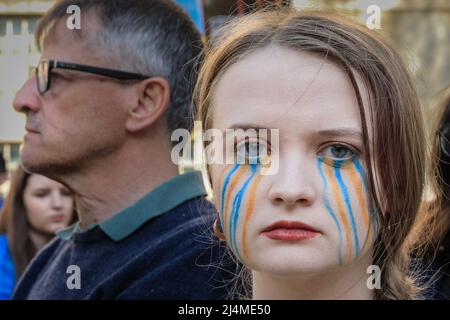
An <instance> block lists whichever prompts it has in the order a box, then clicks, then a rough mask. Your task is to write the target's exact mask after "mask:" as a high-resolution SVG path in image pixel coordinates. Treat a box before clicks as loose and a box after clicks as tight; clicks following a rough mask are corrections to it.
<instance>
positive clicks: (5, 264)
mask: <svg viewBox="0 0 450 320" xmlns="http://www.w3.org/2000/svg"><path fill="white" fill-rule="evenodd" d="M73 200H74V199H73V196H72V194H71V193H70V191H69V190H68V189H67V188H66V187H64V186H63V185H62V184H60V183H59V182H56V181H54V180H50V179H48V178H46V177H44V176H41V175H37V174H29V173H27V172H25V171H24V170H23V169H22V168H20V167H19V169H17V171H16V172H15V174H14V176H13V178H12V181H11V189H10V191H9V193H8V196H7V197H6V200H5V203H4V208H3V209H2V212H1V214H0V299H9V298H10V297H11V295H12V292H13V289H14V286H15V283H16V281H17V280H18V279H19V278H20V276H21V274H22V273H23V272H24V271H25V269H26V267H27V265H28V264H29V263H30V261H31V260H32V258H33V257H34V255H35V254H36V253H37V251H39V250H40V249H41V248H42V247H43V246H44V245H46V244H47V243H48V242H50V240H51V239H52V238H53V237H54V236H55V232H57V231H58V230H61V229H63V228H65V227H67V226H68V225H69V224H71V223H72V222H74V220H75V218H76V215H75V210H74V201H73Z"/></svg>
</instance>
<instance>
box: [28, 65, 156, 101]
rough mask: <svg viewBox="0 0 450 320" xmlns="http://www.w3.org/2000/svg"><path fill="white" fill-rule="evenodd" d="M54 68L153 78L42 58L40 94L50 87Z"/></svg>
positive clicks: (121, 77) (124, 77)
mask: <svg viewBox="0 0 450 320" xmlns="http://www.w3.org/2000/svg"><path fill="white" fill-rule="evenodd" d="M52 69H67V70H75V71H81V72H87V73H93V74H98V75H101V76H105V77H109V78H114V79H118V80H144V79H148V78H151V76H146V75H142V74H138V73H132V72H125V71H119V70H114V69H106V68H99V67H94V66H88V65H84V64H77V63H72V62H63V61H57V60H41V61H39V64H38V66H37V68H36V83H37V89H38V91H39V93H40V94H44V93H45V92H46V91H48V90H49V89H50V84H51V72H52Z"/></svg>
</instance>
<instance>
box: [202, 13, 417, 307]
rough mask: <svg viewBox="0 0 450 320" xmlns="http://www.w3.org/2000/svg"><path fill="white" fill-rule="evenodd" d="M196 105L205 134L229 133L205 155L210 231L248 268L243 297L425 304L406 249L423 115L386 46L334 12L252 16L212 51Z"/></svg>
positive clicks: (217, 41)
mask: <svg viewBox="0 0 450 320" xmlns="http://www.w3.org/2000/svg"><path fill="white" fill-rule="evenodd" d="M196 99H197V104H198V108H199V109H198V112H199V113H198V120H200V121H202V126H203V130H204V132H210V131H211V130H213V129H214V130H216V131H219V132H220V133H221V135H222V134H223V136H225V138H224V139H223V140H224V142H223V143H216V139H214V140H213V141H212V142H211V143H210V144H207V145H206V146H205V147H206V154H207V159H208V160H209V162H208V173H209V177H210V181H211V185H212V189H213V195H214V202H215V205H216V207H217V209H218V219H217V221H216V224H215V233H216V234H217V236H218V237H219V238H221V239H224V240H225V241H226V242H227V244H228V246H229V248H230V251H231V252H232V254H233V255H234V256H235V257H236V258H237V259H239V260H240V261H241V262H242V263H243V264H244V265H245V269H246V270H248V271H249V275H250V279H251V280H250V281H251V291H250V292H249V294H248V296H247V298H254V299H413V298H420V290H419V288H418V287H417V286H416V282H415V275H414V274H413V272H412V271H410V270H409V268H408V266H409V262H408V256H407V254H406V252H408V248H407V247H406V241H405V239H406V237H407V235H408V234H409V233H410V231H411V228H412V225H413V223H414V221H415V219H416V215H417V214H418V211H419V207H420V203H421V197H422V194H423V185H424V181H425V162H426V161H425V158H426V152H425V149H424V148H425V143H424V140H425V134H424V128H423V117H422V113H421V109H420V106H419V101H418V98H417V95H416V92H415V89H414V85H413V82H412V80H411V77H410V75H409V73H408V72H407V70H406V67H405V66H404V64H403V63H402V61H401V59H400V57H399V56H398V55H397V54H396V53H395V52H394V50H393V49H392V48H391V47H390V46H388V45H387V44H386V43H385V41H384V40H383V39H381V38H380V37H379V36H378V35H377V34H376V33H374V32H371V31H370V30H368V29H367V28H365V27H364V26H360V25H359V24H357V23H354V22H352V21H349V20H347V19H344V18H341V17H337V16H334V15H329V14H322V13H314V12H295V11H286V12H262V13H256V14H253V15H251V16H247V17H244V18H242V19H241V20H237V21H236V22H234V23H232V24H231V25H229V26H228V27H227V28H226V29H223V30H222V31H221V35H220V38H216V39H214V40H213V41H212V44H211V46H210V49H209V52H208V53H207V59H206V61H205V63H204V64H203V66H202V69H201V72H200V77H199V80H198V83H197V92H196ZM236 131H239V132H241V133H242V132H250V131H251V133H250V134H247V135H246V134H243V135H242V134H239V133H237V134H236ZM267 133H271V134H267ZM272 133H273V134H272ZM233 134H234V136H233ZM221 135H215V137H218V136H221ZM205 140H207V139H204V141H205ZM220 140H221V139H217V141H220ZM217 154H223V159H222V160H225V159H227V160H228V159H234V160H235V161H234V162H231V161H222V162H220V161H217V159H218V158H220V157H217ZM211 158H214V161H212V160H211ZM242 159H244V161H239V160H242ZM274 168H275V169H274Z"/></svg>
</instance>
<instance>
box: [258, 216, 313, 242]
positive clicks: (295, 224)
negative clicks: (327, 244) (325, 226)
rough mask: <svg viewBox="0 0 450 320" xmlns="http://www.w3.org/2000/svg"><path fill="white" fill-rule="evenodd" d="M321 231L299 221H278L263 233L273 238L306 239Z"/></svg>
mask: <svg viewBox="0 0 450 320" xmlns="http://www.w3.org/2000/svg"><path fill="white" fill-rule="evenodd" d="M319 233H320V231H318V230H316V229H315V228H313V227H311V226H310V225H307V224H306V223H303V222H299V221H286V220H283V221H277V222H275V223H273V224H271V225H270V226H268V227H267V228H266V229H264V230H263V231H262V233H261V234H263V235H264V236H266V237H268V238H270V239H273V240H306V239H310V238H313V237H315V236H317V235H318V234H319Z"/></svg>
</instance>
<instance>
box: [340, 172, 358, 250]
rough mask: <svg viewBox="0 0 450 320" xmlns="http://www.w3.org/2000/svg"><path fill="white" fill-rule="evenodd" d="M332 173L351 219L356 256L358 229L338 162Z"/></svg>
mask: <svg viewBox="0 0 450 320" xmlns="http://www.w3.org/2000/svg"><path fill="white" fill-rule="evenodd" d="M334 175H335V177H336V179H337V180H338V184H339V187H340V189H341V191H342V194H343V196H344V200H345V204H346V206H347V210H348V212H349V216H350V221H351V224H352V229H353V240H354V242H355V254H356V256H358V255H359V240H358V230H357V228H356V223H355V217H354V215H353V210H352V206H351V204H350V197H349V195H348V190H347V186H346V185H345V183H344V181H343V180H342V175H341V166H340V164H339V163H336V166H335V168H334Z"/></svg>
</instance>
